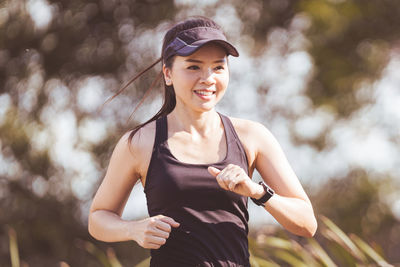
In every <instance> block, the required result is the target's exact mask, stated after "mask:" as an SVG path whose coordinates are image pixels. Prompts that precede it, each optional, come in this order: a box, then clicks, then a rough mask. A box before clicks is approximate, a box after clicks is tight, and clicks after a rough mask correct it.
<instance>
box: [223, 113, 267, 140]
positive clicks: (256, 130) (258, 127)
mask: <svg viewBox="0 0 400 267" xmlns="http://www.w3.org/2000/svg"><path fill="white" fill-rule="evenodd" d="M229 119H230V121H231V122H232V125H233V127H234V128H235V131H236V132H237V133H238V134H239V135H240V134H241V135H245V136H252V137H253V136H254V135H258V134H260V131H261V132H265V131H268V129H267V128H266V127H265V126H264V125H263V124H261V123H259V122H256V121H252V120H248V119H242V118H235V117H229Z"/></svg>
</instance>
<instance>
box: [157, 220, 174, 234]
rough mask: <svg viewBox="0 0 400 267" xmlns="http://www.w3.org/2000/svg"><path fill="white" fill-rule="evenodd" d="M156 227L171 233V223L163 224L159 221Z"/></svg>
mask: <svg viewBox="0 0 400 267" xmlns="http://www.w3.org/2000/svg"><path fill="white" fill-rule="evenodd" d="M156 227H157V228H158V229H160V230H162V231H164V232H167V233H170V232H171V225H170V224H169V223H166V222H163V221H162V220H159V221H158V222H157V224H156Z"/></svg>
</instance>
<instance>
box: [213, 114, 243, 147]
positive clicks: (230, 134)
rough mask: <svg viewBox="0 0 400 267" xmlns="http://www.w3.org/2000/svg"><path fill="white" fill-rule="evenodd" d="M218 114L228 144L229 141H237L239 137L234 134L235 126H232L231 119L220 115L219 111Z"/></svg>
mask: <svg viewBox="0 0 400 267" xmlns="http://www.w3.org/2000/svg"><path fill="white" fill-rule="evenodd" d="M218 114H219V115H220V116H221V119H222V123H223V124H224V128H225V132H226V138H227V143H228V144H229V143H230V142H231V141H239V137H238V135H237V134H236V131H235V128H234V127H233V124H232V122H231V120H230V119H229V118H228V117H227V116H225V115H222V114H221V113H219V112H218Z"/></svg>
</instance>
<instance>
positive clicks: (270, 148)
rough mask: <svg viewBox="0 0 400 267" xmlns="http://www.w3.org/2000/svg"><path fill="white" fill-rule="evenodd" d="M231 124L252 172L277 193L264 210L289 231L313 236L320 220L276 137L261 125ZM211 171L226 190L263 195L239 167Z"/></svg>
mask: <svg viewBox="0 0 400 267" xmlns="http://www.w3.org/2000/svg"><path fill="white" fill-rule="evenodd" d="M232 122H233V123H234V126H235V130H236V131H237V133H238V135H239V138H240V140H241V142H242V143H243V145H244V146H245V150H246V154H247V157H248V159H249V164H250V172H252V166H254V167H255V168H256V169H257V170H258V172H259V173H260V174H261V177H262V178H263V180H264V181H265V182H266V183H267V184H268V185H269V186H270V187H271V188H272V189H274V191H275V194H274V196H273V197H272V198H270V199H269V200H268V202H267V203H266V205H265V209H266V210H267V211H268V212H269V213H270V214H271V215H272V216H273V217H274V218H275V219H276V220H277V221H278V222H279V223H280V224H281V225H282V226H283V227H284V228H285V229H287V230H288V231H290V232H292V233H294V234H296V235H300V236H305V237H312V236H313V235H314V234H315V231H316V229H317V221H316V219H315V215H314V211H313V208H312V205H311V202H310V200H309V198H308V196H307V194H306V193H305V192H304V189H303V187H302V186H301V184H300V182H299V179H298V178H297V176H296V174H295V173H294V171H293V169H292V168H291V166H290V164H289V162H288V161H287V159H286V157H285V155H284V153H283V151H282V148H281V147H280V145H279V143H278V142H277V140H276V139H275V137H274V136H273V135H272V134H271V133H270V132H269V131H268V130H267V129H266V128H265V127H264V126H263V125H261V124H259V123H255V122H251V121H247V120H237V119H234V120H232ZM209 172H210V173H211V174H212V175H214V176H215V177H216V178H217V182H218V183H219V185H220V186H221V187H222V188H224V189H226V190H230V191H232V192H235V193H238V194H241V195H244V196H248V197H252V198H255V199H259V198H260V197H261V196H262V195H263V193H264V189H263V187H262V186H261V185H259V184H257V183H255V182H254V181H252V180H251V178H249V177H248V176H247V174H246V173H245V172H244V170H243V169H241V168H240V167H238V166H235V165H229V166H227V167H226V168H225V169H223V170H221V171H220V170H217V169H215V168H213V167H210V168H209Z"/></svg>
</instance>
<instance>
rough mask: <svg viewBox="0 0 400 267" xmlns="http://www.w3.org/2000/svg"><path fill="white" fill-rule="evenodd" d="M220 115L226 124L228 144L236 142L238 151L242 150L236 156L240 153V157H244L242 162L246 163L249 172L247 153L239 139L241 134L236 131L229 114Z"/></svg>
mask: <svg viewBox="0 0 400 267" xmlns="http://www.w3.org/2000/svg"><path fill="white" fill-rule="evenodd" d="M219 114H220V113H219ZM220 116H221V119H222V123H223V124H224V128H225V132H226V138H227V144H231V143H232V142H234V143H236V147H237V149H239V151H238V152H240V153H239V154H237V155H235V156H238V155H240V156H239V157H241V158H242V160H243V161H242V162H243V164H244V167H245V170H246V172H247V173H248V171H249V168H248V159H247V154H246V151H245V149H244V147H243V144H242V142H241V141H240V139H239V136H238V135H237V133H236V131H235V127H233V124H232V122H231V120H230V119H229V118H228V117H227V116H225V115H222V114H220Z"/></svg>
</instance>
